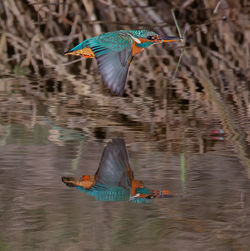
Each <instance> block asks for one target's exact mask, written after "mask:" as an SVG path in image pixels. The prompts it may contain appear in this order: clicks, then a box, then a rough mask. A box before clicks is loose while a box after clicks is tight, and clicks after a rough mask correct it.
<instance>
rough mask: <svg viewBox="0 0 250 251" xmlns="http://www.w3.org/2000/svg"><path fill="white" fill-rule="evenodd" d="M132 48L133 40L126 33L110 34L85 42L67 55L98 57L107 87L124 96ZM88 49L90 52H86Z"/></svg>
mask: <svg viewBox="0 0 250 251" xmlns="http://www.w3.org/2000/svg"><path fill="white" fill-rule="evenodd" d="M132 46H133V39H132V38H131V37H130V36H129V35H128V34H127V33H126V31H116V32H108V33H104V34H102V35H100V36H97V37H93V38H90V39H87V40H85V41H83V42H82V43H80V44H78V45H77V46H75V47H74V48H73V49H71V50H69V51H67V52H66V53H65V55H68V54H73V55H82V54H84V53H86V54H88V55H87V56H88V57H93V56H94V57H96V59H97V64H98V67H99V70H100V72H101V75H102V77H103V80H104V82H105V84H106V85H107V87H108V88H109V89H110V90H111V91H112V92H114V93H116V94H118V95H122V94H123V92H124V88H125V84H126V80H127V75H128V68H129V65H130V63H131V61H132ZM86 49H88V50H89V51H87V52H86Z"/></svg>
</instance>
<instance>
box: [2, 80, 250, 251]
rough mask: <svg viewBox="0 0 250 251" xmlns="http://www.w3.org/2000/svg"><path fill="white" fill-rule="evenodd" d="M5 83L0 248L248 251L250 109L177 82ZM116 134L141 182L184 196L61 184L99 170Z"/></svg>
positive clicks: (249, 234)
mask: <svg viewBox="0 0 250 251" xmlns="http://www.w3.org/2000/svg"><path fill="white" fill-rule="evenodd" d="M0 84H1V85H0V88H1V89H0V91H1V92H0V101H1V107H0V149H1V150H0V174H1V175H0V223H1V224H0V250H138V251H139V250H152V248H154V249H155V250H249V247H250V181H249V177H250V172H249V170H250V169H249V168H250V165H249V124H248V122H249V120H248V117H246V115H245V114H247V112H248V113H249V111H247V109H245V110H240V111H237V110H236V109H233V106H234V101H233V100H232V99H229V98H227V99H223V95H222V94H221V97H222V99H221V98H219V99H216V100H213V99H211V100H210V103H209V102H206V101H204V100H203V99H202V98H199V97H197V98H196V100H195V99H192V97H191V98H190V97H189V98H186V99H184V98H183V97H180V96H178V95H176V94H174V93H173V89H175V86H171V87H169V90H168V94H167V97H166V96H164V95H162V94H159V93H158V94H157V93H155V94H154V98H150V94H148V95H146V94H145V95H146V96H145V97H143V96H138V97H136V98H135V97H134V98H133V97H122V98H119V97H114V96H112V95H110V94H109V93H105V94H104V95H101V94H100V93H101V92H102V91H103V90H102V88H103V87H102V86H101V85H97V87H96V86H94V87H93V89H94V90H93V92H92V94H89V93H87V94H86V92H84V91H83V93H81V90H80V89H79V88H80V87H78V86H72V87H71V86H68V85H67V84H68V83H67V82H62V83H60V84H59V83H57V82H54V84H53V85H52V87H53V90H52V91H51V90H50V89H49V88H50V87H51V86H49V85H47V86H46V84H44V83H42V82H39V81H36V82H34V81H31V80H29V81H28V80H26V79H22V78H21V79H11V78H9V79H7V78H6V79H1V83H0ZM59 85H60V86H62V87H60V86H59ZM60 88H62V90H60ZM79 93H80V94H79ZM196 94H197V95H200V94H199V92H197V93H196ZM217 94H218V93H217ZM227 95H228V96H226V94H225V96H224V97H229V95H230V93H228V94H227ZM217 97H218V96H217ZM213 102H214V103H213ZM211 103H213V104H211ZM221 107H223V109H221ZM234 107H235V106H234ZM231 108H232V109H231ZM248 108H249V107H248ZM247 116H249V114H248V115H247ZM216 130H217V131H216ZM218 130H220V131H218ZM247 134H248V136H247ZM113 138H121V139H124V141H125V142H126V146H127V151H128V154H129V158H130V165H131V169H132V170H133V173H134V177H135V179H137V180H141V181H143V183H144V185H145V186H146V187H148V188H150V189H160V190H164V189H168V190H171V191H172V192H173V193H175V195H176V196H174V197H171V198H156V199H153V200H152V201H151V203H144V204H143V203H141V204H138V203H137V204H135V203H132V202H129V201H120V202H105V201H98V200H96V199H95V198H94V197H93V196H90V195H87V194H86V193H83V192H82V191H79V190H77V189H75V188H70V187H67V186H65V184H63V183H62V181H61V177H62V176H73V177H77V178H80V177H81V176H82V175H83V174H94V173H95V172H96V170H97V168H98V165H99V162H100V158H101V155H102V151H103V149H104V147H105V145H106V144H107V142H110V140H111V139H113Z"/></svg>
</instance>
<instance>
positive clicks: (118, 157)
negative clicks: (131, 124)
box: [95, 139, 133, 189]
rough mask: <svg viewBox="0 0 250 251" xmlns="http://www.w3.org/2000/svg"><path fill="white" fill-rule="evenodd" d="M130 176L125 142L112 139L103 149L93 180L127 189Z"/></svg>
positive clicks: (129, 184) (129, 183) (131, 174)
mask: <svg viewBox="0 0 250 251" xmlns="http://www.w3.org/2000/svg"><path fill="white" fill-rule="evenodd" d="M132 177H133V173H132V170H131V169H130V165H129V159H128V154H127V150H126V145H125V142H124V140H122V139H113V140H112V142H110V143H108V145H107V146H106V147H105V149H104V150H103V154H102V157H101V161H100V164H99V168H98V170H97V172H96V174H95V180H96V182H97V183H99V184H104V185H109V186H121V187H123V188H125V189H129V188H130V186H131V179H132Z"/></svg>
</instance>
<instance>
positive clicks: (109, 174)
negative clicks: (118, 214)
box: [62, 139, 173, 203]
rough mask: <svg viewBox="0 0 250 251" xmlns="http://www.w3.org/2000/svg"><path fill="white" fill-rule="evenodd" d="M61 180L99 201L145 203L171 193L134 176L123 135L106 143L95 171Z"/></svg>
mask: <svg viewBox="0 0 250 251" xmlns="http://www.w3.org/2000/svg"><path fill="white" fill-rule="evenodd" d="M62 181H63V182H64V183H65V184H66V185H67V186H69V187H75V188H77V189H79V190H81V191H83V192H85V193H87V194H89V195H92V196H94V197H96V199H97V200H101V201H131V202H136V203H147V202H151V201H152V199H155V198H167V197H171V196H173V193H172V192H171V191H168V190H152V189H148V188H146V187H144V184H143V182H142V181H140V180H135V179H134V175H133V171H132V170H131V168H130V164H129V158H128V153H127V149H126V145H125V142H124V140H123V139H113V140H112V141H111V142H109V143H108V144H107V146H106V147H105V149H104V151H103V154H102V157H101V161H100V164H99V168H98V170H97V172H96V173H95V175H83V176H82V178H81V179H80V180H77V179H75V178H73V177H62Z"/></svg>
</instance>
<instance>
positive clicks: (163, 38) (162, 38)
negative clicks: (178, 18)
mask: <svg viewBox="0 0 250 251" xmlns="http://www.w3.org/2000/svg"><path fill="white" fill-rule="evenodd" d="M159 40H160V42H161V43H168V42H176V41H179V40H180V38H178V37H174V36H159Z"/></svg>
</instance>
